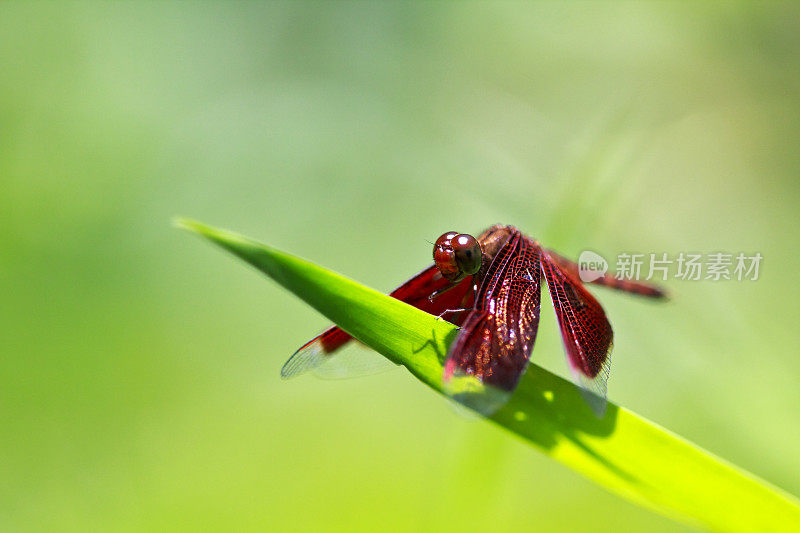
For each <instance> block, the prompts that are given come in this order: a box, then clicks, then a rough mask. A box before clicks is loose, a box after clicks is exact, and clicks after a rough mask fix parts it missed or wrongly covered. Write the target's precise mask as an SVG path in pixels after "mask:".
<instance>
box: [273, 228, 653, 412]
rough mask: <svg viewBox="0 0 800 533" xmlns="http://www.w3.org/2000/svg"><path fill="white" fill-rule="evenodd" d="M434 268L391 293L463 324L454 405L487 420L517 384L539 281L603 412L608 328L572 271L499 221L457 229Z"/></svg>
mask: <svg viewBox="0 0 800 533" xmlns="http://www.w3.org/2000/svg"><path fill="white" fill-rule="evenodd" d="M433 259H434V264H433V265H432V266H430V267H428V268H426V269H425V270H423V271H422V272H420V273H419V274H417V275H416V276H414V277H413V278H411V279H410V280H408V281H407V282H405V283H404V284H402V285H400V286H399V287H398V288H396V289H395V290H394V291H392V292H391V293H390V295H391V296H393V297H394V298H397V299H398V300H402V301H404V302H406V303H408V304H410V305H413V306H414V307H417V308H418V309H421V310H423V311H426V312H428V313H431V314H433V315H438V316H440V317H441V316H445V315H449V316H450V318H449V319H448V320H449V321H450V322H452V323H453V324H455V325H457V326H461V330H460V331H459V333H458V336H457V337H456V340H455V342H453V344H452V345H451V346H450V350H449V352H448V355H447V360H446V362H445V366H444V373H443V376H442V379H443V382H444V385H445V389H446V390H447V391H448V392H449V393H450V394H451V396H453V397H454V398H456V399H457V400H459V401H460V402H462V403H465V404H467V405H468V406H470V407H472V408H474V409H476V410H477V411H479V412H482V413H484V414H487V415H488V414H491V413H492V412H494V411H495V410H496V409H498V408H499V407H500V406H502V404H503V403H505V401H507V399H508V397H509V396H510V394H511V392H512V391H513V390H514V388H515V387H516V386H517V383H518V382H519V379H520V377H521V376H522V374H523V373H524V372H525V369H526V368H527V366H528V361H529V360H530V355H531V351H532V350H533V345H534V342H535V340H536V331H537V329H538V325H539V311H540V300H541V291H542V278H544V279H545V280H546V281H547V285H548V287H549V290H550V295H551V299H552V301H553V306H554V307H555V312H556V317H557V318H558V324H559V326H560V328H561V336H562V338H563V340H564V348H565V350H566V355H567V362H568V363H569V367H570V370H571V372H572V375H573V377H574V379H575V381H576V382H577V384H578V385H579V386H580V387H581V389H582V391H584V392H585V394H584V397H585V398H586V400H587V402H588V403H589V405H590V406H591V407H592V408H593V409H594V410H595V412H597V413H598V414H602V413H603V412H604V411H605V403H606V399H605V398H606V381H607V380H608V373H609V368H610V363H611V360H610V354H611V349H612V345H613V343H612V341H613V336H614V334H613V331H612V330H611V324H610V323H609V322H608V319H607V318H606V315H605V312H604V311H603V308H602V307H601V306H600V304H599V303H598V302H597V300H595V299H594V297H593V296H592V295H591V294H590V293H589V292H588V291H587V290H586V289H585V288H584V287H583V284H582V282H581V278H580V276H579V270H578V265H577V264H575V263H574V262H572V261H570V260H569V259H566V258H564V257H562V256H560V255H559V254H557V253H556V252H554V251H552V250H548V249H546V248H543V247H542V246H541V245H540V244H539V242H537V241H536V240H534V239H531V238H530V237H528V236H526V235H524V234H523V233H522V232H520V231H519V230H518V229H517V228H515V227H513V226H503V225H495V226H492V227H490V228H489V229H487V230H486V231H484V232H483V233H482V234H481V235H480V236H479V237H478V238H477V239H476V238H474V237H472V236H471V235H467V234H463V233H456V232H454V231H451V232H448V233H445V234H443V235H442V236H441V237H439V238H438V239H437V240H436V243H435V244H434V248H433ZM592 283H596V284H598V285H605V286H607V287H611V288H613V289H617V290H621V291H626V292H630V293H634V294H638V295H642V296H647V297H651V298H663V297H664V296H665V293H664V292H663V291H662V290H661V289H659V288H658V287H655V286H652V285H648V284H645V283H639V282H633V281H628V280H619V279H617V278H615V277H614V276H613V275H611V274H603V275H601V276H600V277H598V278H597V279H595V280H593V281H592ZM350 340H351V337H350V335H348V334H347V333H346V332H344V331H343V330H341V329H339V328H338V327H335V326H334V327H331V328H328V329H327V330H325V331H324V332H323V333H322V334H320V335H318V336H317V337H315V338H313V339H311V340H310V341H309V342H307V343H306V344H304V345H303V346H302V347H300V349H299V350H297V352H295V353H294V355H292V357H291V358H289V360H288V361H286V364H284V366H283V369H282V370H281V376H283V377H284V378H288V377H291V376H294V375H297V374H300V373H302V372H305V371H306V370H309V369H311V368H313V367H315V366H317V365H319V364H320V363H322V362H324V361H326V360H328V359H329V358H330V357H331V356H332V355H333V354H334V353H335V352H336V351H337V350H338V349H339V348H341V347H342V346H344V345H345V344H346V343H348V342H349V341H350Z"/></svg>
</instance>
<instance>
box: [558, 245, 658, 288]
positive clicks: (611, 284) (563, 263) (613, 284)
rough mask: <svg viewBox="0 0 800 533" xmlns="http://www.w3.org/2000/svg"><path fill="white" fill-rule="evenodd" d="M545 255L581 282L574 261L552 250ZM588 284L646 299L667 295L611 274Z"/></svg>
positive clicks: (600, 276)
mask: <svg viewBox="0 0 800 533" xmlns="http://www.w3.org/2000/svg"><path fill="white" fill-rule="evenodd" d="M544 252H545V254H547V257H548V258H549V259H550V260H551V261H553V262H555V263H556V264H557V265H558V267H559V268H560V269H561V270H563V271H564V272H566V273H567V274H569V276H570V277H572V278H573V279H578V280H581V281H582V279H581V276H580V267H579V266H578V264H577V263H575V262H574V261H571V260H569V259H567V258H566V257H564V256H562V255H559V254H558V253H556V252H554V251H553V250H545V251H544ZM587 282H588V283H596V284H597V285H603V286H606V287H608V288H610V289H615V290H618V291H624V292H629V293H631V294H638V295H639V296H647V297H648V298H666V297H667V293H666V292H665V291H664V289H662V288H661V287H658V286H656V285H653V284H650V283H643V282H640V281H631V280H626V279H617V278H616V277H614V275H613V274H611V273H608V272H604V273H602V274H599V275H598V276H597V277H595V276H592V277H591V281H589V280H587Z"/></svg>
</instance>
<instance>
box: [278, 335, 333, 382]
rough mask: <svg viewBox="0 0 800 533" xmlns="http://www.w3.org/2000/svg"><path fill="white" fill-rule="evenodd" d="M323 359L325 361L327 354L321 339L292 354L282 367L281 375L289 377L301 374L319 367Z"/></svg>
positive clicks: (284, 377) (285, 377)
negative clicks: (324, 351)
mask: <svg viewBox="0 0 800 533" xmlns="http://www.w3.org/2000/svg"><path fill="white" fill-rule="evenodd" d="M323 361H325V355H324V353H323V351H322V346H321V345H320V342H319V341H314V342H312V343H311V344H308V345H306V346H303V347H302V348H300V349H299V350H297V351H296V352H294V354H292V356H291V357H290V358H289V359H288V360H287V361H286V362H285V363H284V364H283V367H282V368H281V377H282V378H283V379H289V378H293V377H295V376H299V375H300V374H304V373H306V372H308V371H309V370H311V369H313V368H316V367H318V366H319V365H320V364H322V362H323Z"/></svg>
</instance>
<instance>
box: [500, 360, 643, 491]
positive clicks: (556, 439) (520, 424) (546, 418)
mask: <svg viewBox="0 0 800 533" xmlns="http://www.w3.org/2000/svg"><path fill="white" fill-rule="evenodd" d="M618 415H619V407H617V406H616V405H613V404H609V406H608V408H607V410H606V412H605V414H604V415H603V416H602V417H597V416H596V415H595V414H594V412H593V411H592V410H591V408H590V407H589V405H588V404H587V403H586V401H585V399H584V398H583V396H582V395H581V393H580V391H579V390H578V388H577V387H575V386H574V385H572V384H571V383H570V382H568V381H566V380H564V379H562V378H560V377H558V376H556V375H554V374H551V373H550V372H548V371H546V370H544V369H542V368H539V367H536V366H533V365H531V367H530V368H529V369H528V372H526V374H525V375H524V376H523V377H522V379H521V380H520V384H519V386H518V387H517V390H516V391H515V392H514V394H513V395H512V396H511V399H510V400H509V401H508V403H507V404H506V405H505V406H503V407H502V408H501V409H500V410H498V411H497V412H496V413H494V415H492V416H491V417H490V418H491V420H493V421H495V422H496V423H498V424H500V425H502V426H504V427H506V428H508V429H510V430H511V431H513V432H515V433H517V434H518V435H520V436H522V437H523V438H525V439H527V440H529V441H531V442H533V443H534V444H536V445H538V446H541V447H542V448H544V449H548V450H549V449H552V448H554V447H556V446H557V445H558V444H559V443H562V442H563V441H564V440H565V439H566V440H568V441H570V442H571V443H572V444H573V445H575V446H577V447H578V448H580V449H581V450H583V451H584V452H585V453H586V454H588V455H589V456H590V457H592V458H593V459H594V460H596V461H597V462H598V463H601V464H602V465H603V466H605V467H606V468H608V469H609V470H612V471H613V472H614V473H615V474H617V475H618V476H620V477H623V478H625V479H627V480H628V481H631V482H640V481H641V480H638V478H637V477H636V476H635V475H633V474H632V473H631V472H629V471H627V470H625V469H624V468H623V467H622V466H620V465H618V464H615V463H614V462H613V461H611V460H610V459H609V458H608V457H606V456H604V454H603V453H601V452H600V451H597V450H596V449H595V447H594V446H593V444H594V442H596V441H597V438H602V437H606V436H610V435H611V434H612V433H613V432H614V429H615V428H616V424H617V417H618Z"/></svg>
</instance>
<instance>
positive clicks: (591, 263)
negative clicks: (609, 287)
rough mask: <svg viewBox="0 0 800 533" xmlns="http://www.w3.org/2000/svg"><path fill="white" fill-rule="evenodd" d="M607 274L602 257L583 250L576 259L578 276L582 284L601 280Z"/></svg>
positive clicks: (606, 267)
mask: <svg viewBox="0 0 800 533" xmlns="http://www.w3.org/2000/svg"><path fill="white" fill-rule="evenodd" d="M606 272H608V262H607V261H606V260H605V259H603V257H602V256H600V255H598V254H596V253H594V252H591V251H589V250H584V251H583V252H581V255H580V256H579V257H578V275H579V276H580V277H581V281H583V282H584V283H590V282H592V281H594V280H596V279H599V278H602V277H603V275H604V274H605V273H606Z"/></svg>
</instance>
